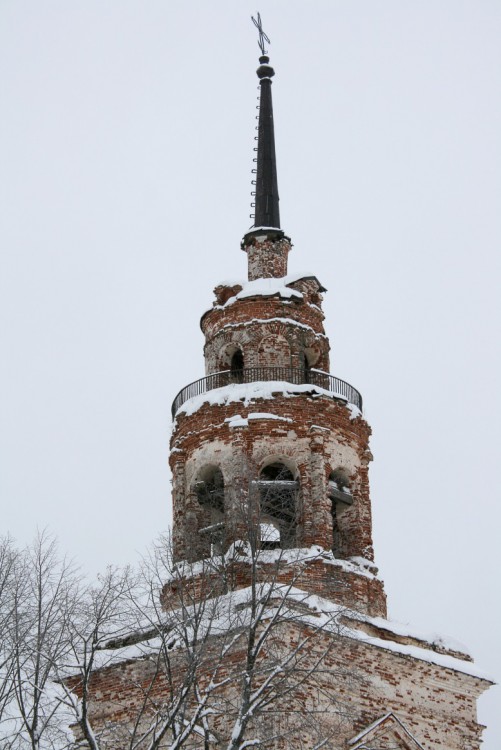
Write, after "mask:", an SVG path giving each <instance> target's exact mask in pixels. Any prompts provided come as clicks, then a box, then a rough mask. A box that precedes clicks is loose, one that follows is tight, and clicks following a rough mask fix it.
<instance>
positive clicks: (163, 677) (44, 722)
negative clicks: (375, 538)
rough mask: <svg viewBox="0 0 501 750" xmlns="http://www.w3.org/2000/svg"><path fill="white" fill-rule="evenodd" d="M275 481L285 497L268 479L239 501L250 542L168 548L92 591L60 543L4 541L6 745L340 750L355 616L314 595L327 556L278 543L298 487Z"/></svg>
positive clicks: (288, 529)
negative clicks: (342, 658)
mask: <svg viewBox="0 0 501 750" xmlns="http://www.w3.org/2000/svg"><path fill="white" fill-rule="evenodd" d="M278 477H279V478H278V484H276V485H275V489H274V491H275V496H273V495H272V494H270V493H271V491H272V489H273V488H272V487H271V485H270V482H271V481H275V480H273V478H272V479H270V478H269V477H265V478H264V479H263V480H262V482H261V483H257V484H256V485H255V487H254V488H253V492H254V495H255V496H254V497H253V498H251V501H250V502H247V503H245V504H244V503H242V508H241V509H240V519H239V523H238V528H239V530H240V533H241V534H242V535H243V536H244V538H243V539H238V540H236V541H234V542H233V543H231V544H230V545H229V546H228V547H227V548H226V550H225V552H224V553H222V552H221V554H214V555H213V556H212V557H207V558H205V559H202V560H199V561H196V562H193V563H188V562H179V563H175V562H174V560H173V556H172V547H171V543H170V539H169V538H168V537H163V538H161V539H160V540H159V542H158V543H157V544H156V545H155V546H154V547H153V548H152V550H151V551H150V553H149V554H148V555H147V556H146V557H145V558H144V559H143V562H142V565H141V568H140V570H139V571H138V572H136V573H133V572H132V571H130V570H128V569H126V570H123V571H121V570H117V569H110V570H108V571H107V572H106V574H105V575H103V576H101V577H100V578H99V579H98V581H97V582H96V583H95V584H92V585H84V583H83V582H82V580H81V579H80V578H79V576H78V575H77V574H76V573H75V571H74V569H73V567H72V566H71V565H69V564H68V563H67V562H66V561H65V560H64V559H61V558H59V556H58V555H57V550H56V547H55V544H54V542H53V540H52V539H50V538H49V537H48V536H47V535H40V536H39V537H38V538H37V540H36V542H35V543H34V544H33V545H31V546H30V547H29V548H28V549H27V550H24V551H23V553H16V554H14V550H13V548H12V545H10V546H9V545H8V544H6V545H4V547H3V548H2V549H3V557H2V556H1V555H0V562H1V561H2V560H4V562H3V567H2V568H1V571H2V577H1V578H0V582H1V581H4V582H5V584H4V588H5V589H6V590H8V592H9V595H8V596H7V597H6V598H5V602H10V604H6V605H5V607H2V610H1V617H2V618H3V620H0V623H1V622H4V626H3V628H2V630H1V631H0V638H1V639H2V640H1V641H0V642H1V643H2V655H3V657H4V658H3V665H4V666H3V669H4V674H5V675H6V677H7V678H8V679H7V680H6V684H7V685H8V687H7V688H6V689H5V696H6V703H5V705H7V704H8V706H9V712H8V717H7V718H8V719H9V721H8V722H7V723H6V724H5V727H6V729H8V732H7V731H4V732H3V735H2V742H3V744H2V748H6V749H7V748H8V749H9V750H17V748H26V747H29V748H32V750H56V749H57V750H70V748H88V749H89V750H118V748H119V749H120V750H161V749H163V748H169V750H178V748H186V749H187V750H192V749H194V748H200V749H201V748H203V750H209V748H215V747H217V748H224V749H225V750H244V749H245V748H248V747H260V748H270V750H271V748H282V747H283V748H285V747H290V746H291V745H292V744H293V745H294V747H295V748H303V747H304V748H308V750H312V749H314V748H333V747H336V741H335V740H336V734H337V729H338V726H339V725H340V724H341V723H342V722H343V721H344V719H345V717H346V715H347V713H348V712H349V701H347V700H345V699H343V698H341V697H340V693H339V691H338V690H337V689H336V687H335V685H336V683H337V684H339V683H343V685H344V689H345V694H347V693H348V692H349V688H350V685H353V681H354V680H355V679H357V677H356V675H354V674H353V672H352V670H351V667H349V666H348V667H345V666H341V665H340V664H339V662H338V661H336V660H335V659H333V658H330V657H331V655H332V654H333V652H335V651H336V647H337V644H338V643H339V637H340V635H342V632H343V626H342V624H341V621H342V615H343V611H342V610H341V608H340V607H337V606H336V605H334V604H332V605H329V604H328V603H325V602H322V601H321V600H319V599H318V598H316V597H312V596H310V595H309V594H308V593H307V592H305V591H304V590H302V589H301V584H300V577H301V570H302V566H303V564H304V562H305V560H306V558H309V562H310V563H311V562H312V558H315V557H316V556H318V555H325V553H324V552H323V551H321V550H318V551H316V550H309V551H305V550H298V549H295V548H293V547H292V544H291V548H289V549H287V548H286V549H284V548H283V547H282V546H280V545H281V544H282V541H283V540H284V539H285V540H287V543H290V540H291V538H292V534H293V529H294V516H293V514H292V513H291V510H290V508H291V493H292V492H293V491H294V486H293V479H291V478H290V477H288V476H285V478H284V477H283V476H281V475H278ZM220 526H221V524H218V528H217V533H218V544H217V547H216V545H213V547H212V548H213V551H215V550H216V551H217V552H220V545H221V540H222V539H223V536H222V533H221V531H222V530H221V528H220ZM270 528H271V534H270ZM277 529H278V532H277ZM274 530H275V531H274ZM275 532H277V533H275ZM8 613H9V615H8V617H7V614H8ZM5 622H8V627H6V626H5ZM4 643H5V644H6V645H5V646H4V645H3V644H4ZM313 695H314V699H313ZM13 708H15V709H16V711H15V714H14V713H13V710H12V709H13ZM70 724H71V725H72V727H73V731H74V734H73V735H71V736H69V735H68V731H67V729H68V726H69V725H70ZM0 729H1V725H0Z"/></svg>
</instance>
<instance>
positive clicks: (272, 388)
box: [176, 380, 361, 419]
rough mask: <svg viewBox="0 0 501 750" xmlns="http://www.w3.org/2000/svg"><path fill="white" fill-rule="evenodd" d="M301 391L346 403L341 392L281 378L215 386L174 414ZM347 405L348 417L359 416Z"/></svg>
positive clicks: (251, 401)
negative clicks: (220, 386) (288, 381)
mask: <svg viewBox="0 0 501 750" xmlns="http://www.w3.org/2000/svg"><path fill="white" fill-rule="evenodd" d="M301 393H313V394H314V395H316V396H329V398H337V399H340V400H342V401H344V402H345V403H346V396H343V394H342V393H334V392H333V391H328V390H327V389H326V388H320V386H318V385H312V384H311V383H302V384H294V383H287V382H286V381H282V380H270V381H266V382H264V381H257V382H254V383H232V384H231V385H225V386H223V387H222V388H215V389H214V390H212V391H208V392H207V393H202V394H200V395H199V396H193V397H192V398H189V399H188V400H187V401H185V402H184V404H183V405H182V406H180V407H179V409H178V410H177V412H176V416H178V415H179V414H186V415H187V416H191V415H192V414H194V413H195V412H196V411H198V409H200V408H201V407H202V406H203V405H204V404H210V405H211V406H215V405H216V406H226V404H231V403H235V402H237V401H243V405H244V406H248V405H249V404H251V403H253V402H254V401H255V399H273V398H274V397H275V396H276V395H277V394H281V395H283V396H290V397H293V396H296V395H298V394H301ZM347 405H348V407H349V408H350V419H355V418H356V417H358V416H360V414H361V412H360V410H359V409H358V408H357V407H356V406H355V405H354V404H347Z"/></svg>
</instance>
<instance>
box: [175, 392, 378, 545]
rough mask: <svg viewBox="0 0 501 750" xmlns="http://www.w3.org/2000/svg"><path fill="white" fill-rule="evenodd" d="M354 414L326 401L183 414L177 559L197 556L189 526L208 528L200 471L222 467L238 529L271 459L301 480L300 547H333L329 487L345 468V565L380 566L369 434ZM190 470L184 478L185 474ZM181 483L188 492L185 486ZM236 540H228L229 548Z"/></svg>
mask: <svg viewBox="0 0 501 750" xmlns="http://www.w3.org/2000/svg"><path fill="white" fill-rule="evenodd" d="M255 413H257V414H264V415H266V414H267V413H271V414H272V415H273V416H275V417H279V418H280V419H273V418H267V417H266V416H263V417H261V418H258V419H249V420H248V425H247V426H244V427H236V428H234V427H232V426H231V421H229V420H231V418H232V417H234V416H235V415H240V416H242V417H243V418H246V417H248V416H249V415H251V416H252V415H253V414H255ZM350 416H351V413H350V410H349V409H348V408H347V407H346V406H345V405H344V404H343V403H341V402H339V401H336V400H334V399H331V398H329V397H326V396H320V397H319V396H318V395H317V396H315V395H312V396H308V395H306V394H302V395H298V396H284V395H282V394H277V395H276V396H275V397H274V398H273V399H271V400H267V399H255V400H253V401H252V403H250V404H247V405H244V404H243V403H242V402H237V403H230V404H227V405H218V404H209V403H207V404H205V405H203V406H202V407H201V408H199V409H198V410H197V411H196V412H195V413H194V414H192V415H190V416H188V415H185V414H183V413H180V414H179V415H178V418H177V420H176V421H177V425H176V430H175V432H174V434H173V437H172V443H171V447H172V448H173V449H174V450H173V452H172V453H171V459H170V461H171V468H172V471H173V475H174V480H173V496H174V497H175V498H178V497H179V498H180V501H181V502H180V503H179V502H177V501H175V502H174V541H175V550H176V556H177V557H178V559H183V558H184V557H190V554H191V555H192V556H193V555H196V554H197V550H196V545H194V543H193V530H194V527H193V525H191V530H190V531H188V527H187V524H188V523H189V524H195V527H196V526H197V524H196V521H195V519H196V517H197V515H198V517H199V518H200V523H201V522H202V515H201V510H200V508H199V503H198V500H197V497H196V494H195V493H194V491H193V488H194V485H195V483H196V481H197V479H198V476H199V473H200V471H201V470H202V469H203V468H204V467H205V466H207V465H216V466H218V467H219V468H220V469H221V471H222V473H223V477H224V483H225V493H226V496H227V510H226V512H227V515H228V522H229V525H230V526H231V518H230V516H231V513H232V509H233V511H234V513H235V516H238V513H239V509H240V507H241V505H242V503H245V502H246V498H247V497H248V495H249V485H250V483H251V482H252V481H253V480H255V479H256V478H257V476H258V474H259V471H260V469H261V467H262V466H264V465H265V464H266V463H267V462H269V461H270V460H271V459H273V460H282V461H284V462H285V463H286V464H287V465H289V466H290V467H291V469H293V471H294V473H295V474H296V475H297V476H298V479H299V487H300V490H299V499H298V526H297V537H296V541H297V546H299V547H308V546H310V545H312V544H318V545H319V546H321V547H323V548H325V549H330V548H331V547H332V544H333V541H332V515H331V501H330V499H329V496H328V487H327V481H328V478H329V476H330V474H331V473H332V472H333V471H335V470H336V469H339V468H342V469H344V470H345V471H346V473H347V476H348V477H349V484H350V490H351V494H352V497H353V504H352V505H347V506H345V507H343V508H342V509H340V512H339V519H338V520H339V525H340V531H341V539H342V549H341V550H340V553H341V554H342V555H343V556H344V557H354V556H359V557H364V558H367V559H369V560H372V559H373V551H372V531H371V509H370V498H369V484H368V471H367V463H368V460H370V458H371V456H370V453H369V451H368V439H369V435H370V428H369V426H368V424H367V423H366V422H365V421H364V420H363V419H361V418H360V417H358V418H356V419H351V418H350ZM181 466H182V467H183V469H182V470H181V468H180V467H181ZM178 477H180V479H179V480H178ZM180 482H182V487H181V486H180ZM231 541H232V536H231V534H229V536H228V544H229V543H231Z"/></svg>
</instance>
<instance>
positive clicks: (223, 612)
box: [96, 550, 494, 682]
mask: <svg viewBox="0 0 501 750" xmlns="http://www.w3.org/2000/svg"><path fill="white" fill-rule="evenodd" d="M291 551H292V550H291ZM258 588H259V591H257V592H255V591H254V590H253V587H252V586H248V587H246V588H242V589H238V590H236V591H231V592H229V593H228V594H225V595H223V596H220V597H218V598H217V602H215V601H214V600H208V603H207V613H205V612H204V613H203V616H206V619H207V627H210V628H211V631H212V633H213V634H214V635H215V636H217V635H223V634H228V633H229V632H232V631H233V630H234V629H235V628H237V629H238V630H241V629H243V628H245V626H246V623H248V622H249V621H250V618H251V616H252V615H251V608H250V606H249V605H250V603H251V601H252V597H253V596H254V597H255V596H257V597H258V600H262V599H263V598H267V597H269V607H268V608H267V610H266V612H264V613H263V621H265V620H269V619H271V618H272V617H273V616H274V613H275V612H276V611H277V607H278V606H281V607H283V605H280V604H279V602H280V601H282V602H284V603H285V605H287V603H290V605H291V606H290V608H287V606H286V607H285V609H284V610H283V611H281V614H280V620H281V622H283V621H284V618H285V615H286V613H289V614H290V617H291V621H296V622H297V621H298V620H299V619H301V622H303V623H305V624H309V625H311V626H312V627H314V628H315V630H323V631H325V632H332V633H335V634H336V635H340V636H342V637H346V638H352V639H354V640H357V641H360V642H363V643H365V644H367V645H370V646H374V647H376V648H381V649H383V650H385V651H391V652H392V653H395V654H399V655H401V656H409V657H411V658H413V659H417V660H419V661H423V662H426V663H429V664H435V665H437V666H439V667H443V668H445V669H450V670H453V671H455V672H461V673H463V674H468V675H470V676H472V677H476V678H478V679H481V680H486V681H488V682H493V681H494V680H493V679H492V678H491V677H490V676H489V675H488V674H487V673H486V672H484V671H483V670H482V669H480V668H479V667H477V666H476V665H475V664H474V663H473V662H471V661H467V660H465V659H461V658H458V657H456V656H449V655H448V654H443V653H439V652H437V651H434V650H432V649H433V645H434V644H433V642H431V643H430V642H428V641H423V646H415V645H407V644H402V643H397V642H396V641H392V640H388V639H386V638H385V639H383V638H378V637H376V636H370V635H368V634H367V633H366V632H364V631H363V630H359V629H357V625H356V623H357V621H360V622H367V623H369V624H372V625H374V626H375V627H381V623H384V629H385V630H386V631H390V632H391V631H392V630H393V632H395V633H397V631H398V634H399V635H401V634H402V632H403V631H402V628H404V626H400V625H398V624H397V623H392V622H389V621H386V620H383V619H382V618H379V617H377V618H373V617H369V616H367V615H362V614H361V613H359V612H354V611H352V610H348V609H347V608H346V607H343V606H341V605H339V604H336V603H335V602H332V601H330V600H328V599H324V598H323V597H320V596H318V595H316V594H309V593H307V592H306V591H304V590H303V589H300V588H297V587H295V586H292V585H289V584H282V583H278V582H277V581H272V582H268V583H259V584H258ZM211 603H212V604H213V606H211ZM295 604H296V605H297V604H301V605H302V609H301V613H300V614H299V613H298V610H297V607H295V606H294V605H295ZM169 623H170V624H171V629H169ZM346 623H349V624H346ZM178 626H179V623H178V621H177V620H176V613H175V612H174V613H170V614H169V615H168V617H167V619H166V623H165V628H166V630H169V633H170V632H172V638H173V646H172V647H173V648H175V647H177V646H176V643H175V630H176V627H178ZM201 629H202V626H201V624H200V623H199V624H198V632H199V634H200V632H201ZM425 644H426V645H425ZM160 646H161V638H160V637H153V638H151V639H149V640H145V641H141V642H138V643H135V644H133V645H130V646H125V647H123V648H118V649H113V650H111V649H110V650H103V651H101V652H98V653H99V656H100V658H99V663H98V664H97V665H96V667H97V668H103V667H106V666H109V665H110V664H112V663H117V662H121V661H126V660H130V659H135V658H143V657H145V656H147V655H148V654H149V653H153V652H155V651H157V650H158V649H159V648H160ZM426 646H429V647H430V648H427V647H426Z"/></svg>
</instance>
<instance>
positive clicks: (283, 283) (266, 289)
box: [211, 271, 323, 310]
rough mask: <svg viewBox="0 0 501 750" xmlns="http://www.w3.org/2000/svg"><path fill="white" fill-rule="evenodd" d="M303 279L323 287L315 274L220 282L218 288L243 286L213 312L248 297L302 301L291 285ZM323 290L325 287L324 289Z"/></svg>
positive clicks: (300, 295) (214, 308) (304, 273)
mask: <svg viewBox="0 0 501 750" xmlns="http://www.w3.org/2000/svg"><path fill="white" fill-rule="evenodd" d="M301 279H316V281H317V283H318V285H319V286H320V287H322V285H321V284H320V282H319V281H318V279H317V277H316V276H315V274H313V273H309V272H306V271H305V272H301V273H293V274H289V275H288V276H282V277H281V278H278V279H277V278H274V277H273V278H270V279H254V280H253V281H242V280H226V281H222V282H220V283H219V284H218V285H217V286H216V289H217V287H219V286H226V287H234V286H241V287H242V289H241V291H240V292H237V294H235V295H234V296H233V297H230V298H229V299H228V300H227V301H226V302H225V303H224V305H215V306H214V307H213V308H211V309H212V310H223V309H225V308H226V307H229V306H230V305H233V304H234V303H235V302H236V301H237V300H239V299H245V298H246V297H273V296H275V295H277V294H278V295H279V296H280V297H282V298H283V299H291V298H292V297H295V298H297V299H302V298H303V295H302V294H301V292H298V291H296V290H295V289H290V285H291V284H294V283H295V282H296V281H300V280H301ZM322 289H323V287H322Z"/></svg>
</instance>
